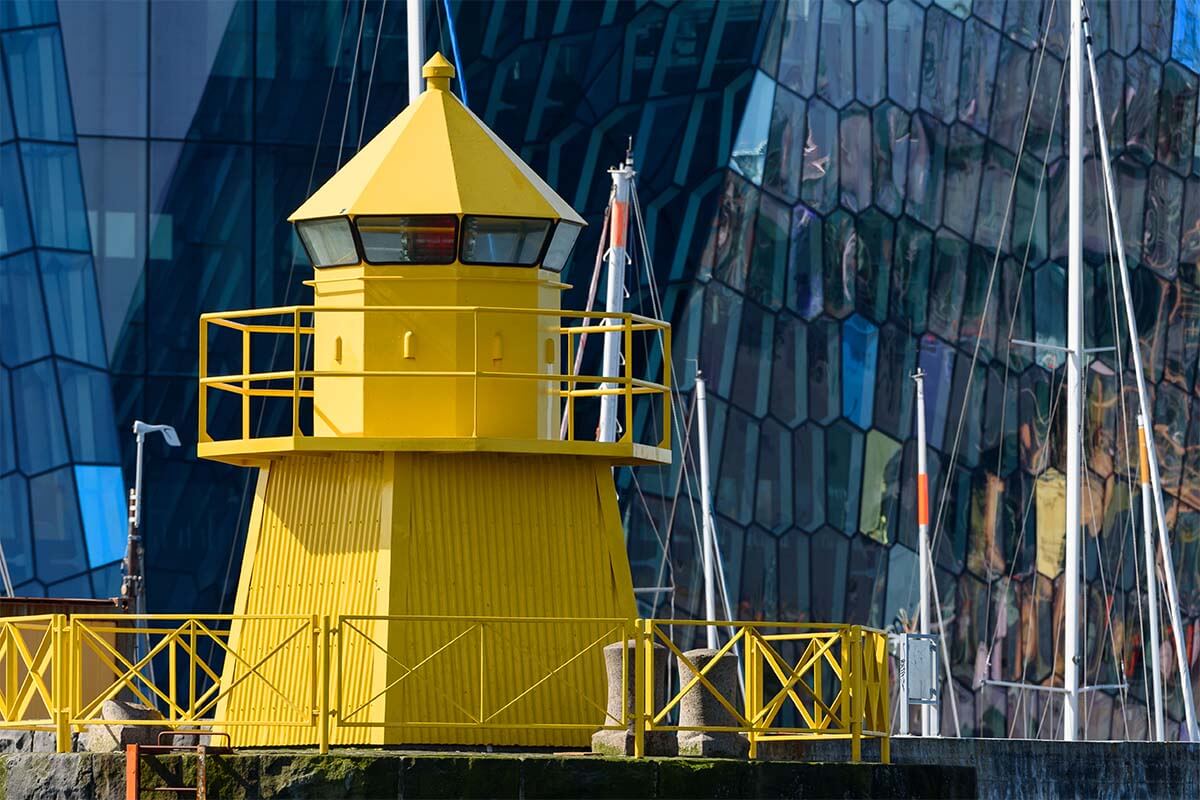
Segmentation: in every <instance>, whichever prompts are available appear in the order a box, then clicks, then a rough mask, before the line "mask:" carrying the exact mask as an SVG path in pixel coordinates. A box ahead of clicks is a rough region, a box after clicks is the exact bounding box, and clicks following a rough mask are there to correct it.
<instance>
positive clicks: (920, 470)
mask: <svg viewBox="0 0 1200 800" xmlns="http://www.w3.org/2000/svg"><path fill="white" fill-rule="evenodd" d="M912 379H913V382H914V383H915V384H916V385H917V543H918V559H919V561H920V562H921V569H920V572H919V574H920V593H921V599H920V600H919V601H918V602H917V609H918V614H919V616H920V633H922V634H924V635H926V636H928V635H929V581H930V580H931V579H932V577H933V576H932V575H931V574H930V571H931V570H932V569H933V560H932V558H931V557H930V553H929V473H928V470H927V466H926V463H925V372H924V370H922V369H921V368H920V367H917V371H916V372H915V373H913V376H912ZM903 713H905V714H906V716H907V706H904V708H903ZM933 725H934V719H933V708H932V707H931V706H928V705H923V706H921V735H922V736H935V735H936V733H935V731H934V730H933Z"/></svg>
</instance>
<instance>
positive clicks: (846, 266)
mask: <svg viewBox="0 0 1200 800" xmlns="http://www.w3.org/2000/svg"><path fill="white" fill-rule="evenodd" d="M824 249H825V276H824V284H825V286H824V293H825V313H826V314H829V315H830V316H832V317H838V318H841V317H846V316H849V315H850V312H852V311H853V310H854V293H855V288H856V283H857V282H856V280H855V279H856V276H857V273H858V262H859V250H860V247H859V244H858V236H857V234H856V233H855V231H854V217H852V216H850V214H848V213H847V212H846V211H844V210H842V209H840V208H839V209H838V210H837V211H835V212H833V213H832V214H830V215H829V217H828V219H826V220H825V245H824Z"/></svg>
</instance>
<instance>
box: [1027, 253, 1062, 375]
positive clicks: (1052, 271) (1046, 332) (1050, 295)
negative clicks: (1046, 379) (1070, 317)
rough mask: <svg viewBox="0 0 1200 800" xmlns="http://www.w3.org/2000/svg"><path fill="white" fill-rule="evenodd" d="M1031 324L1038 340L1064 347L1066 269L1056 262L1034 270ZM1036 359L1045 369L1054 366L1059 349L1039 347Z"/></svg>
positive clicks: (1059, 362) (1060, 359) (1057, 361)
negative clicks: (1032, 319)
mask: <svg viewBox="0 0 1200 800" xmlns="http://www.w3.org/2000/svg"><path fill="white" fill-rule="evenodd" d="M1032 277H1033V286H1034V289H1033V296H1034V298H1035V304H1034V326H1035V331H1036V334H1037V340H1036V341H1038V342H1040V343H1044V344H1051V345H1054V346H1056V347H1065V346H1066V344H1067V322H1066V299H1065V298H1066V290H1067V283H1066V273H1065V272H1064V270H1063V268H1062V267H1061V266H1059V265H1058V264H1053V263H1051V264H1043V265H1042V266H1041V267H1039V268H1038V269H1037V270H1035V271H1034V274H1033V276H1032ZM1036 358H1037V360H1038V363H1039V364H1041V365H1042V366H1043V367H1045V368H1046V369H1055V368H1057V367H1058V366H1059V365H1060V364H1061V363H1062V358H1063V356H1062V354H1061V353H1060V352H1059V351H1058V350H1038V351H1037V356H1036Z"/></svg>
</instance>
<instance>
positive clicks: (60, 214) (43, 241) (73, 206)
mask: <svg viewBox="0 0 1200 800" xmlns="http://www.w3.org/2000/svg"><path fill="white" fill-rule="evenodd" d="M21 160H22V162H23V163H24V166H25V186H26V189H27V190H28V193H29V206H30V211H31V212H32V213H33V229H34V232H35V234H36V236H37V242H38V244H40V245H42V246H44V247H56V248H60V249H63V250H82V251H84V252H87V251H88V250H90V249H91V247H90V244H89V242H88V229H87V215H86V213H85V209H84V205H83V185H82V184H81V182H80V178H79V158H78V155H77V153H76V151H75V148H74V147H68V146H66V145H59V144H41V143H37V142H22V143H21Z"/></svg>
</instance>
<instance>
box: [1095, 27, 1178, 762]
mask: <svg viewBox="0 0 1200 800" xmlns="http://www.w3.org/2000/svg"><path fill="white" fill-rule="evenodd" d="M1087 57H1088V69H1089V71H1090V73H1089V74H1090V75H1091V79H1092V108H1093V110H1094V112H1095V116H1096V138H1097V139H1098V140H1099V144H1100V169H1101V173H1102V174H1103V176H1104V192H1105V196H1106V197H1107V200H1108V202H1107V203H1106V205H1107V207H1108V215H1109V221H1110V223H1111V225H1112V232H1113V239H1114V240H1115V241H1116V251H1117V264H1118V266H1119V267H1120V270H1119V271H1120V273H1121V276H1120V277H1121V293H1122V295H1123V296H1124V299H1125V321H1126V325H1127V327H1128V329H1129V341H1130V348H1129V349H1130V354H1131V355H1132V356H1133V374H1134V379H1135V380H1136V381H1137V391H1138V405H1139V407H1140V408H1141V412H1142V423H1143V426H1144V428H1145V431H1146V456H1147V458H1146V461H1147V463H1148V465H1149V467H1150V486H1151V489H1152V491H1151V495H1152V497H1153V500H1154V516H1155V519H1156V521H1157V523H1158V543H1159V547H1161V548H1162V560H1163V583H1165V584H1166V588H1167V614H1168V616H1169V617H1170V620H1171V629H1172V633H1173V634H1174V640H1175V658H1176V666H1177V667H1178V669H1179V683H1180V689H1181V690H1182V692H1183V712H1184V715H1185V717H1186V722H1187V730H1188V739H1189V741H1193V742H1195V741H1200V727H1197V724H1196V700H1195V698H1194V697H1193V695H1192V681H1191V676H1190V675H1189V674H1188V659H1187V648H1186V647H1184V644H1183V621H1182V620H1181V619H1180V618H1179V609H1180V605H1179V587H1178V586H1177V585H1176V583H1175V565H1174V560H1173V559H1172V557H1171V538H1170V534H1169V533H1168V532H1167V513H1166V507H1165V505H1164V504H1163V496H1162V478H1161V476H1160V475H1159V471H1158V453H1157V452H1156V450H1155V448H1154V435H1153V432H1154V416H1153V415H1152V414H1151V413H1150V400H1149V393H1148V392H1147V391H1146V372H1145V370H1144V369H1143V367H1142V351H1141V347H1140V344H1139V342H1140V341H1141V339H1140V338H1139V336H1138V325H1137V316H1136V315H1135V314H1134V311H1133V293H1132V292H1131V291H1130V289H1129V269H1128V267H1127V266H1126V264H1125V245H1124V238H1123V235H1122V233H1121V215H1120V213H1118V210H1117V191H1116V188H1115V186H1114V185H1113V177H1112V165H1111V162H1110V161H1109V155H1108V131H1107V130H1106V129H1105V125H1104V114H1103V112H1102V111H1101V108H1100V89H1099V85H1098V83H1097V81H1096V60H1095V57H1094V55H1093V53H1092V43H1091V34H1090V33H1089V34H1088V42H1087Z"/></svg>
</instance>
